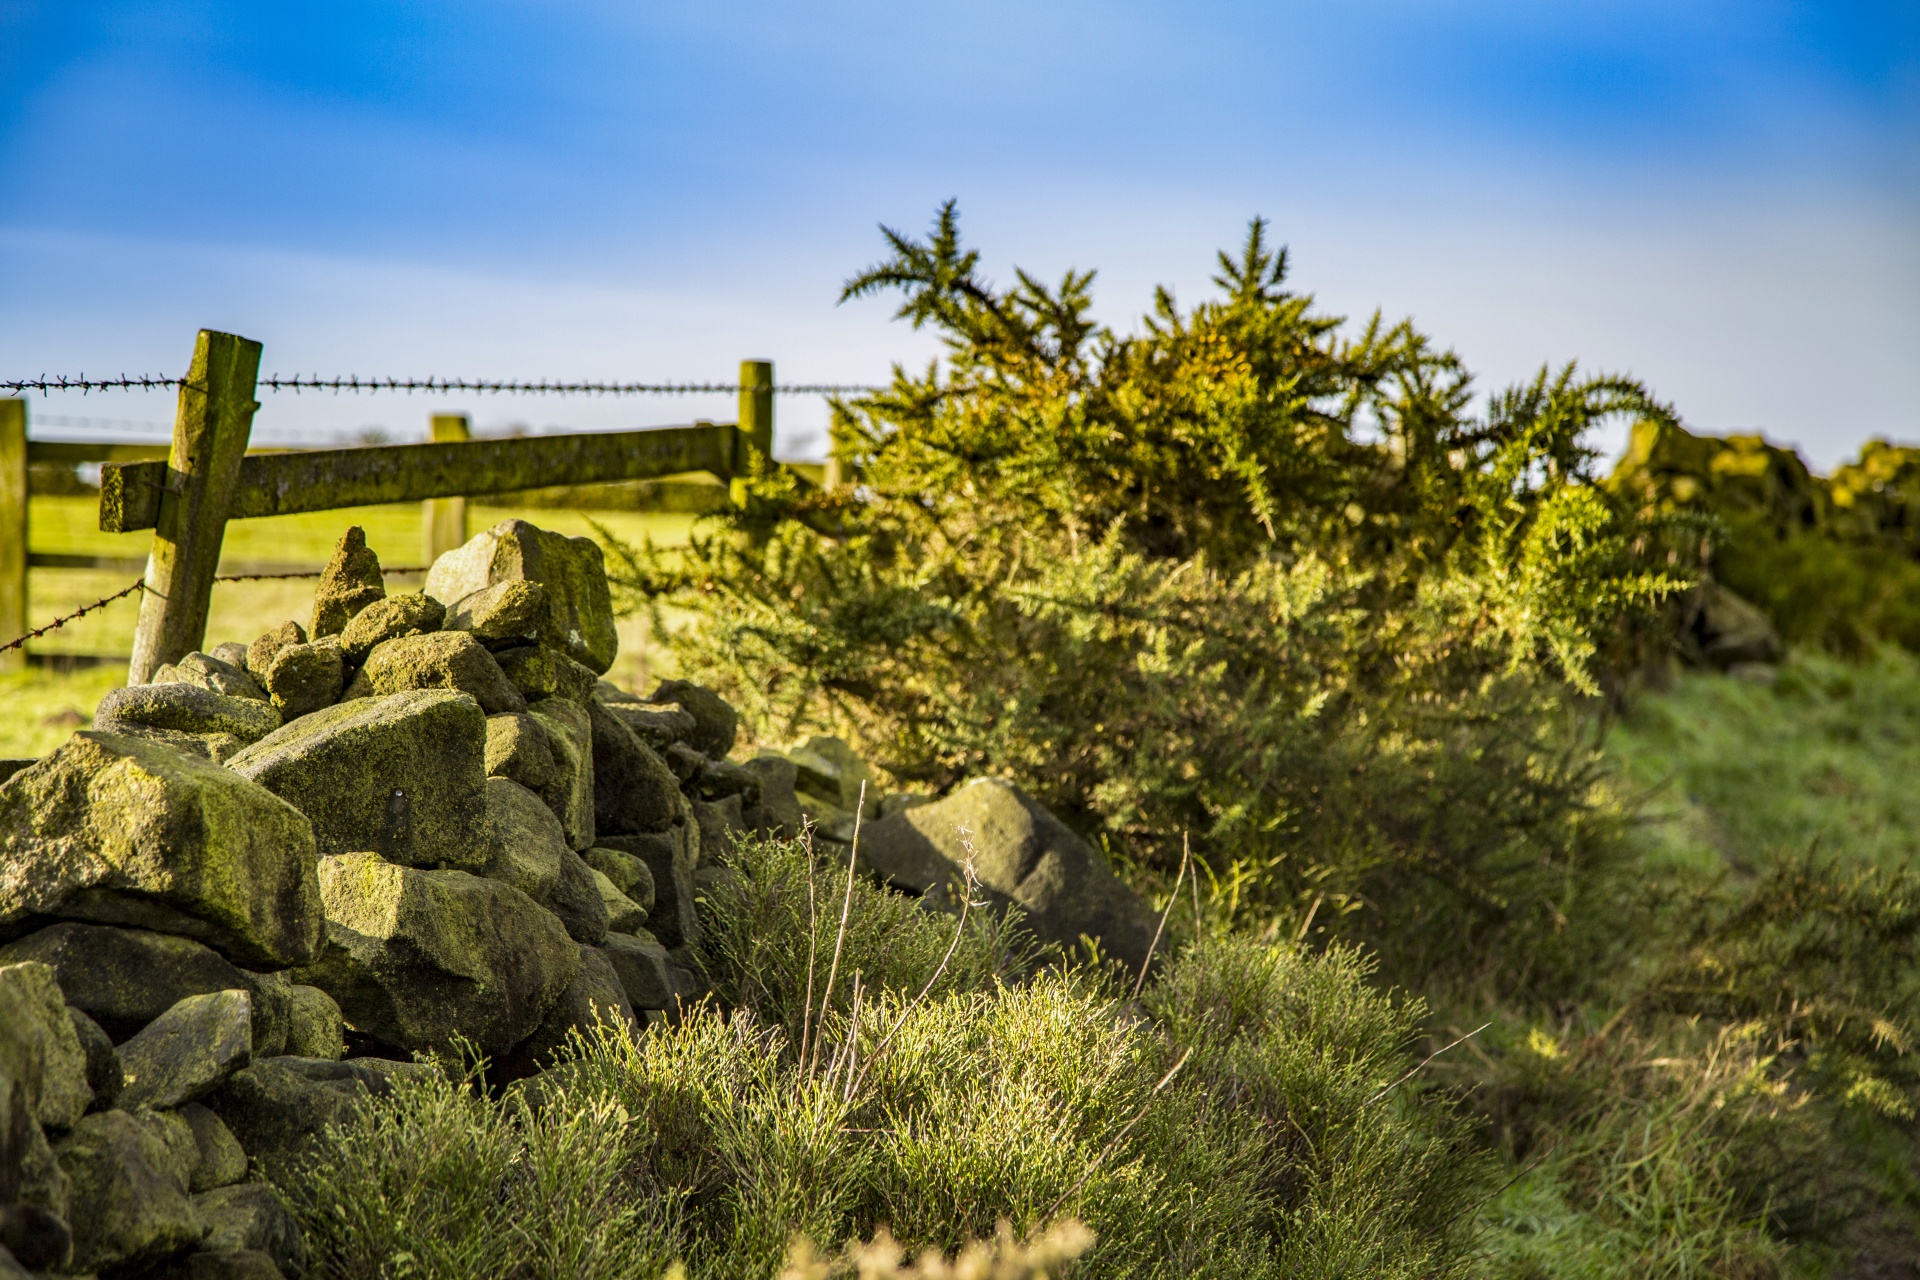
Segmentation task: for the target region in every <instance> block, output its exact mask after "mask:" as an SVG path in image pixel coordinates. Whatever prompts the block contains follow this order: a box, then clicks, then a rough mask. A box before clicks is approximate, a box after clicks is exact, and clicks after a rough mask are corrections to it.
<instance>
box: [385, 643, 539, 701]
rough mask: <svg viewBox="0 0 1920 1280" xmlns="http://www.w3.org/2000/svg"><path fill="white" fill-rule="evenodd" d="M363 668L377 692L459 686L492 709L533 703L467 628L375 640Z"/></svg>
mask: <svg viewBox="0 0 1920 1280" xmlns="http://www.w3.org/2000/svg"><path fill="white" fill-rule="evenodd" d="M360 674H361V676H363V677H364V678H365V679H366V681H367V683H368V684H369V685H371V686H372V688H373V692H374V693H375V694H386V693H402V692H405V691H406V690H409V689H453V690H457V691H459V692H461V693H465V694H469V695H471V696H472V697H473V699H474V701H476V702H478V703H479V704H480V709H481V710H483V711H485V712H486V713H487V714H488V715H493V714H495V713H497V712H501V711H525V710H526V709H527V700H526V699H525V698H523V697H521V696H520V691H519V690H518V689H516V688H514V687H513V685H511V684H510V683H508V681H507V677H506V675H505V674H504V673H503V672H502V671H501V670H500V664H499V663H497V662H495V661H494V660H493V655H492V654H490V653H488V652H487V650H486V648H485V646H483V645H482V644H481V643H480V642H479V641H478V640H475V639H474V638H473V637H472V636H470V635H468V634H466V632H464V631H435V632H430V633H428V634H426V635H417V636H403V637H401V638H400V639H398V640H388V641H386V642H385V643H383V644H379V645H376V646H374V648H373V651H372V652H371V653H369V654H368V655H367V665H366V666H365V667H363V668H361V671H360Z"/></svg>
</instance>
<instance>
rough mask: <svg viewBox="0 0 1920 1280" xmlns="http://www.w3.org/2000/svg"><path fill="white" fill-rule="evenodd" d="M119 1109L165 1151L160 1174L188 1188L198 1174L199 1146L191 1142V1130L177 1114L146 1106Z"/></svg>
mask: <svg viewBox="0 0 1920 1280" xmlns="http://www.w3.org/2000/svg"><path fill="white" fill-rule="evenodd" d="M121 1109H122V1110H124V1111H125V1112H126V1113H127V1114H128V1115H130V1116H132V1117H133V1122H134V1123H135V1124H137V1125H139V1126H140V1127H141V1128H142V1129H145V1130H146V1131H147V1132H148V1133H150V1134H152V1135H153V1136H154V1137H156V1138H158V1139H160V1145H161V1146H163V1147H165V1148H166V1149H167V1163H166V1167H165V1169H164V1170H163V1171H164V1172H165V1173H167V1174H168V1175H169V1176H171V1177H172V1178H173V1180H174V1181H175V1182H178V1183H179V1184H180V1185H181V1187H182V1188H187V1187H191V1186H192V1185H193V1178H194V1175H195V1174H197V1173H199V1172H200V1145H199V1144H198V1143H197V1142H195V1141H194V1140H193V1127H192V1126H191V1125H189V1124H188V1123H187V1122H186V1121H185V1120H183V1119H182V1118H181V1117H180V1115H179V1113H178V1112H174V1111H156V1110H154V1109H153V1108H152V1107H147V1106H131V1107H123V1108H121Z"/></svg>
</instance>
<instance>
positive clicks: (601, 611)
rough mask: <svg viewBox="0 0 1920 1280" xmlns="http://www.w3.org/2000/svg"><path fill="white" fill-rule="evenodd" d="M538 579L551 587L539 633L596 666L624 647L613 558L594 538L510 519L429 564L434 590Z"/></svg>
mask: <svg viewBox="0 0 1920 1280" xmlns="http://www.w3.org/2000/svg"><path fill="white" fill-rule="evenodd" d="M514 581H522V582H535V583H539V584H540V586H542V587H543V588H545V590H546V597H547V600H546V605H547V608H546V617H545V618H544V619H543V620H542V623H541V627H540V632H539V639H540V640H541V642H542V643H544V644H548V645H551V646H553V647H554V648H556V649H560V650H562V651H564V652H565V653H566V654H568V655H569V656H570V657H572V658H573V659H574V661H576V662H579V663H580V664H582V665H583V666H586V667H589V668H591V669H592V670H593V671H594V672H595V673H596V674H600V673H604V672H605V671H606V669H607V668H608V667H610V666H612V665H613V659H614V656H615V655H616V654H617V653H618V652H619V649H620V636H619V633H618V632H617V631H616V630H615V629H614V623H613V599H612V596H611V594H610V593H609V591H608V590H607V573H606V564H605V562H604V560H603V558H602V556H601V554H600V548H599V547H598V546H597V545H595V543H594V542H593V540H592V539H590V538H569V537H567V536H566V535H564V534H559V533H552V532H549V531H547V530H545V529H538V528H535V527H534V526H533V525H531V524H528V523H527V522H526V521H524V520H506V521H502V522H501V523H500V524H497V525H495V526H494V527H493V528H491V529H489V530H487V531H486V532H485V533H481V534H478V535H476V536H475V537H473V538H472V539H470V540H469V541H468V542H467V543H466V545H465V546H462V547H457V548H455V549H454V550H452V551H449V552H447V553H446V554H445V555H443V556H441V557H440V558H439V559H438V560H436V561H434V562H433V567H432V569H430V570H429V571H428V572H427V586H426V590H427V594H428V595H430V596H433V597H434V598H435V599H438V600H447V601H461V600H464V599H466V598H467V597H468V596H471V595H473V594H474V593H475V592H477V591H480V590H483V589H485V588H487V587H491V586H494V585H495V584H497V583H503V582H514Z"/></svg>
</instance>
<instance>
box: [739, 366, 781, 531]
mask: <svg viewBox="0 0 1920 1280" xmlns="http://www.w3.org/2000/svg"><path fill="white" fill-rule="evenodd" d="M735 440H736V442H738V443H742V444H750V445H752V446H753V447H754V448H755V449H758V450H759V451H760V455H761V456H762V457H763V458H767V459H769V460H771V459H772V457H773V361H771V360H742V361H741V362H740V434H739V435H738V436H736V437H735ZM748 466H749V462H748V459H747V457H746V456H745V451H744V450H742V451H740V453H739V454H737V455H736V456H735V457H734V460H733V472H734V480H733V485H732V497H733V504H734V505H735V506H736V507H744V506H746V505H747V482H746V479H745V473H746V471H747V468H748Z"/></svg>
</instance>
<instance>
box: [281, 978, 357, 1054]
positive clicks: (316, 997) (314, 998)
mask: <svg viewBox="0 0 1920 1280" xmlns="http://www.w3.org/2000/svg"><path fill="white" fill-rule="evenodd" d="M290 1013H291V1016H290V1018H289V1020H288V1025H287V1043H286V1051H287V1053H288V1054H290V1055H292V1056H294V1057H299V1058H328V1059H339V1058H344V1057H346V1056H347V1042H346V1037H345V1029H346V1023H345V1021H344V1020H343V1019H342V1017H341V1014H340V1005H339V1003H338V1002H337V1001H335V1000H334V998H333V997H332V996H330V995H328V994H327V993H326V992H324V991H322V990H321V989H320V988H318V987H309V986H303V985H299V984H296V985H295V986H294V988H293V1000H292V1008H291V1011H290Z"/></svg>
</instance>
